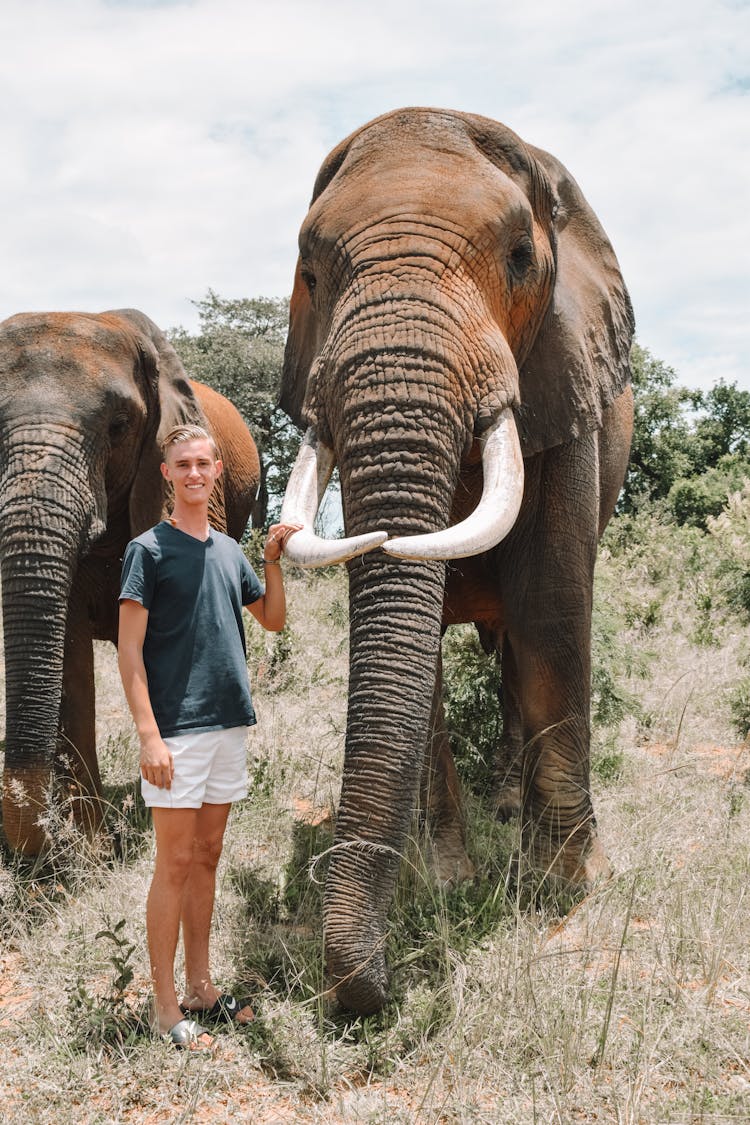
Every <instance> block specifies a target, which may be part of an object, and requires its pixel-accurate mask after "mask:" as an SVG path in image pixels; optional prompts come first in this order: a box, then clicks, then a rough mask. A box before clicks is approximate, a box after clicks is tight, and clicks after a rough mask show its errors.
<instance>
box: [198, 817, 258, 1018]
mask: <svg viewBox="0 0 750 1125" xmlns="http://www.w3.org/2000/svg"><path fill="white" fill-rule="evenodd" d="M231 807H232V806H231V804H223V805H209V804H204V805H202V806H201V808H200V809H199V810H198V816H197V819H196V824H195V835H194V838H193V861H192V864H191V867H190V875H189V877H188V879H187V880H186V882H185V887H184V891H183V897H182V941H183V945H184V947H185V999H184V1007H188V1008H192V1009H194V1010H196V1011H200V1010H202V1009H205V1008H211V1007H212V1006H213V1004H215V1003H216V1000H217V999H218V996H219V993H218V990H217V989H216V987H215V986H214V984H213V982H212V980H211V969H210V960H209V951H208V948H209V936H210V932H211V918H212V916H213V909H214V898H215V894H216V868H217V866H218V863H219V857H220V856H221V848H222V844H223V841H224V830H225V828H226V825H227V818H228V816H229V810H230V808H231ZM252 1019H253V1012H252V1009H251V1008H249V1007H246V1008H243V1009H242V1010H241V1011H240V1012H238V1014H237V1015H236V1016H235V1022H236V1023H249V1022H250V1021H251V1020H252Z"/></svg>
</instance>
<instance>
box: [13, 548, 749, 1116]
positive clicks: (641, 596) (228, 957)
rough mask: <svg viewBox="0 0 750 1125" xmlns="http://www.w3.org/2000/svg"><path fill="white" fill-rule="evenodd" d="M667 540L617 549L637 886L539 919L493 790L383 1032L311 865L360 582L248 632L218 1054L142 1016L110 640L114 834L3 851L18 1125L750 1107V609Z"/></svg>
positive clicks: (624, 819) (130, 777)
mask: <svg viewBox="0 0 750 1125" xmlns="http://www.w3.org/2000/svg"><path fill="white" fill-rule="evenodd" d="M660 535H661V533H659V532H656V531H652V533H651V537H650V538H644V539H643V542H642V543H640V544H639V543H634V542H631V543H629V544H628V545H627V547H623V546H622V536H621V539H620V546H619V547H616V546H615V545H614V544H615V539H616V537H615V539H613V541H612V544H610V545H609V546H606V545H605V548H604V550H603V552H602V558H601V561H600V567H599V575H598V600H597V616H596V620H595V654H596V669H597V671H596V675H595V684H596V685H597V696H596V706H595V715H594V718H595V745H594V769H593V785H594V793H595V805H596V810H597V815H598V819H599V825H600V831H601V835H602V838H603V841H604V843H605V846H606V848H607V851H608V853H609V856H610V858H611V860H612V862H613V864H614V867H615V870H616V875H615V877H614V878H613V880H612V881H611V882H610V883H608V884H607V885H604V886H602V887H600V888H598V889H597V890H596V891H595V892H594V893H592V894H591V895H590V896H589V897H588V898H586V899H585V900H583V901H582V902H579V903H577V904H576V905H575V906H574V907H573V909H572V910H571V911H570V912H569V913H568V914H567V915H566V916H563V915H561V914H559V913H556V912H555V910H554V909H553V907H552V906H550V905H547V906H543V907H539V908H537V909H530V908H529V907H528V906H526V905H524V904H522V903H521V902H520V901H519V899H518V896H517V895H516V894H515V891H514V887H513V886H512V883H511V882H510V879H509V871H510V869H511V858H512V854H513V849H514V845H515V835H516V831H517V826H515V825H512V824H511V825H499V824H496V823H495V822H494V821H493V819H492V817H491V815H490V812H489V808H488V807H487V806H486V805H485V803H484V802H483V800H482V799H481V798H480V797H477V796H471V795H470V796H469V798H468V803H469V812H470V815H469V824H470V835H471V845H470V850H471V853H472V856H473V858H474V861H475V863H476V866H477V870H478V874H477V878H476V881H475V882H474V883H473V884H470V885H467V886H463V887H460V888H458V889H456V890H454V891H451V892H449V893H447V894H445V893H440V892H438V891H436V890H435V889H434V888H433V887H432V886H431V885H430V882H429V880H428V879H427V878H426V877H425V874H424V872H423V869H422V865H421V862H420V853H419V849H418V847H417V845H416V843H415V844H414V846H413V847H412V848H411V850H410V854H409V855H408V856H407V858H406V861H405V863H404V865H403V872H402V878H401V881H400V885H399V889H398V893H397V899H396V903H395V905H394V908H393V911H392V914H391V922H392V926H391V933H390V939H389V962H390V965H391V967H392V969H393V1002H392V1003H391V1004H390V1006H389V1007H388V1008H387V1010H386V1011H384V1012H383V1013H382V1014H380V1015H379V1016H377V1017H374V1018H370V1019H367V1020H361V1019H360V1020H351V1019H347V1018H346V1016H345V1015H344V1014H342V1013H341V1012H340V1011H338V1010H337V1009H336V1007H335V1006H334V1005H333V1004H332V1003H331V1002H330V1000H329V999H328V997H327V996H326V994H325V987H326V985H325V980H324V978H323V973H322V964H321V941H320V898H321V881H322V878H323V876H324V863H325V860H324V859H322V860H321V861H320V862H317V863H316V862H314V859H315V857H316V856H317V855H320V854H321V853H323V852H324V851H325V849H326V847H327V846H328V844H329V843H330V839H331V831H332V814H333V810H334V807H335V801H336V799H337V794H338V783H339V781H338V779H339V771H340V760H341V754H342V745H343V732H344V723H345V705H346V674H347V620H346V619H347V610H346V584H345V581H346V580H345V575H344V574H342V573H333V574H327V573H326V574H319V575H315V574H313V575H310V574H302V573H298V574H291V573H290V574H289V575H288V590H289V601H290V613H289V617H290V622H289V628H288V630H287V631H286V632H285V633H284V634H282V635H281V636H280V637H279V638H272V637H264V636H261V634H260V630H258V629H257V627H254V628H252V629H251V630H250V645H249V647H250V665H251V674H252V678H253V682H254V691H255V698H256V702H257V706H258V712H259V725H258V727H257V728H255V730H254V731H253V732H252V735H251V754H252V760H251V776H252V791H251V795H250V797H249V799H248V800H247V801H246V802H244V803H243V804H242V805H241V806H239V807H237V808H236V809H235V810H234V811H233V815H232V820H231V823H230V828H229V831H228V836H227V844H226V849H225V853H224V856H223V857H222V862H221V868H220V879H219V890H218V898H217V906H216V916H215V933H214V949H215V958H214V961H215V969H216V974H217V978H218V981H219V982H220V983H221V984H222V985H224V986H226V987H228V988H231V989H232V990H234V991H236V992H238V993H239V994H241V995H242V996H245V995H250V996H252V998H253V1003H254V1006H255V1008H256V1013H257V1019H256V1022H255V1023H254V1024H253V1025H252V1026H251V1027H250V1028H248V1029H236V1030H235V1029H228V1030H227V1031H226V1032H220V1033H219V1036H218V1041H217V1046H216V1048H215V1050H214V1051H213V1052H212V1053H211V1054H210V1055H208V1054H205V1053H203V1054H190V1053H177V1052H174V1051H173V1050H171V1049H170V1048H168V1047H167V1046H166V1045H165V1044H164V1043H162V1042H161V1041H157V1040H153V1039H151V1038H150V1037H149V1036H148V1035H147V1034H144V1029H143V1024H142V1016H143V1012H144V1010H145V1006H146V1004H147V1000H148V991H149V990H148V979H147V958H146V950H145V935H144V924H143V912H144V901H145V894H146V888H147V884H148V880H149V872H150V864H151V859H152V839H151V834H150V830H149V827H148V822H147V818H146V816H145V814H144V811H143V810H142V808H141V806H140V803H139V797H138V796H137V793H136V788H135V776H136V772H137V771H136V761H137V751H136V746H135V742H134V739H133V735H132V728H131V724H130V720H129V716H128V713H127V709H126V706H125V703H124V699H123V696H122V692H121V688H120V685H119V680H118V677H117V673H116V667H115V661H114V652H113V651H111V650H110V649H109V648H107V647H106V646H101V647H100V648H99V649H98V652H97V689H98V698H99V707H98V728H99V742H100V746H101V759H102V763H103V770H104V777H105V784H106V791H107V798H108V802H109V804H108V816H107V830H106V832H105V833H104V834H103V836H102V838H101V839H100V840H99V841H97V842H96V844H95V845H93V846H87V845H85V844H83V843H82V842H81V841H80V840H79V839H78V838H77V837H76V836H75V833H74V832H72V830H71V829H70V826H69V825H68V823H67V821H66V818H65V815H64V810H62V811H61V812H58V813H56V814H54V815H53V816H52V818H51V822H50V831H51V834H52V836H53V839H54V841H55V843H54V847H53V850H52V854H51V856H50V857H49V860H48V861H47V863H46V865H45V866H44V867H41V866H39V867H37V868H36V869H35V868H33V867H29V866H23V865H21V864H19V863H18V862H17V861H14V860H13V859H12V858H11V857H9V856H8V855H7V854H5V855H4V856H3V858H2V863H1V865H0V901H1V909H2V913H1V915H0V940H1V942H2V944H1V945H0V969H1V971H2V975H1V978H0V1060H2V1065H1V1066H0V1117H2V1120H3V1121H4V1122H8V1123H13V1125H16V1123H18V1125H21V1123H23V1125H29V1123H36V1122H45V1123H46V1122H55V1123H59V1125H67V1123H76V1125H82V1123H84V1122H85V1123H93V1122H102V1123H104V1122H128V1123H139V1125H145V1123H149V1125H156V1123H161V1122H182V1121H185V1122H188V1121H189V1122H201V1123H203V1122H206V1123H208V1122H211V1123H214V1122H228V1121H237V1120H247V1121H252V1122H257V1123H266V1122H268V1123H270V1122H310V1123H313V1122H315V1123H323V1122H326V1123H334V1122H394V1123H399V1122H404V1123H406V1122H408V1123H419V1125H428V1123H430V1125H431V1123H435V1125H437V1123H438V1122H461V1123H464V1122H466V1123H469V1122H471V1123H475V1122H476V1123H479V1122H482V1123H484V1122H486V1123H504V1122H514V1123H516V1122H517V1123H519V1125H529V1123H532V1122H560V1123H567V1122H617V1123H636V1122H639V1123H640V1122H645V1123H658V1122H675V1123H676V1122H680V1123H682V1122H716V1123H718V1122H730V1121H731V1122H739V1121H747V1120H748V1118H749V1117H750V788H749V787H748V783H749V782H750V754H749V753H748V750H747V748H746V746H745V745H744V743H743V742H742V741H741V739H740V738H739V736H738V734H737V733H736V731H735V728H734V727H733V725H732V710H731V700H732V699H733V698H734V699H735V710H736V707H737V703H736V699H737V683H738V681H739V680H740V679H741V678H742V676H743V675H744V672H743V668H744V664H745V661H746V659H747V647H748V626H747V625H746V624H745V623H744V618H743V617H742V615H741V614H739V613H732V612H730V611H729V610H728V608H727V605H726V604H724V603H722V604H721V605H718V603H717V601H716V599H715V598H714V599H713V600H712V597H711V589H712V586H711V582H710V580H709V576H708V572H707V570H706V567H705V565H704V564H703V563H702V562H701V561H700V558H698V557H697V556H696V554H695V550H696V548H695V544H692V546H691V545H690V544H689V543H686V542H683V541H682V540H681V541H680V542H679V543H677V542H676V540H672V539H667V538H666V537H665V536H666V533H664V535H661V537H660ZM625 538H627V536H626V537H625ZM691 551H692V552H693V553H692V555H691V554H690V552H691ZM690 559H692V562H691V561H690ZM311 861H313V862H312V863H311Z"/></svg>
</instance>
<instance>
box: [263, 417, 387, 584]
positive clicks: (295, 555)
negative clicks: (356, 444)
mask: <svg viewBox="0 0 750 1125" xmlns="http://www.w3.org/2000/svg"><path fill="white" fill-rule="evenodd" d="M335 464H336V458H335V456H334V453H333V450H332V449H331V448H330V447H329V446H327V445H324V444H323V442H321V441H319V440H318V437H317V434H316V433H315V430H314V429H312V428H311V429H309V430H308V431H307V433H306V434H305V436H304V438H303V439H302V444H301V446H300V448H299V453H298V454H297V460H296V461H295V462H294V468H293V469H292V471H291V474H290V476H289V483H288V484H287V486H286V492H285V493H284V502H283V504H282V505H281V516H280V521H281V523H301V524H302V529H301V530H300V531H297V532H295V533H294V535H292V536H291V537H290V538H289V540H288V542H287V545H286V551H285V555H286V558H288V559H289V561H290V562H293V563H296V564H297V566H306V567H313V566H332V565H333V564H334V563H341V562H346V561H347V559H353V558H355V557H356V556H357V555H363V554H365V552H366V551H372V550H373V548H375V547H380V546H381V545H382V544H383V543H384V542H385V540H386V539H387V538H388V532H387V531H371V532H367V533H366V534H365V535H354V536H351V537H350V538H348V539H324V538H322V537H321V536H319V535H316V534H315V532H314V531H313V525H314V523H315V517H316V516H317V514H318V508H319V507H320V502H321V500H322V499H323V496H324V494H325V490H326V488H327V486H328V482H329V480H330V479H331V473H332V472H333V469H334V466H335Z"/></svg>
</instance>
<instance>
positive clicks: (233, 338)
mask: <svg viewBox="0 0 750 1125" xmlns="http://www.w3.org/2000/svg"><path fill="white" fill-rule="evenodd" d="M193 303H194V305H195V307H196V308H197V310H198V319H199V325H200V327H199V331H198V332H197V333H196V334H194V335H193V334H191V333H190V332H188V331H187V330H186V329H185V328H175V329H173V330H172V331H171V332H170V333H169V338H170V340H171V342H172V344H173V346H174V348H175V350H176V351H177V354H178V355H179V357H180V359H181V360H182V362H183V364H184V366H185V369H186V371H187V372H188V374H189V375H190V376H191V377H192V378H195V379H199V380H200V381H201V382H203V383H207V384H208V386H210V387H213V388H214V390H217V391H219V392H220V393H221V394H223V395H225V396H226V397H227V398H228V399H230V401H231V402H233V403H234V405H235V406H236V407H237V409H238V410H239V411H240V413H241V414H242V416H243V418H244V419H245V421H246V422H247V424H248V426H249V427H250V431H251V433H252V435H253V437H254V438H255V442H256V444H257V446H258V451H259V453H260V458H261V486H260V493H259V495H258V500H257V501H256V504H255V507H254V509H253V513H252V522H253V526H254V527H263V526H265V525H266V524H267V523H268V522H269V520H272V519H274V518H276V516H277V515H278V511H279V507H280V504H281V497H282V496H283V494H284V488H285V487H286V482H287V479H288V476H289V472H290V470H291V467H292V464H293V463H294V458H295V456H296V453H297V448H298V445H299V434H298V432H297V430H296V428H295V427H294V425H293V424H292V423H291V422H290V420H289V418H288V417H287V416H286V414H284V412H283V411H282V410H280V409H279V407H278V406H277V405H276V402H277V398H278V391H279V382H280V379H281V368H282V363H283V358H284V342H285V340H286V332H287V323H288V319H289V301H288V299H287V298H269V297H243V298H239V299H237V300H230V299H227V298H224V297H220V296H219V295H218V294H217V293H215V292H214V291H213V290H212V289H209V290H208V292H207V294H206V296H205V297H203V298H202V299H201V300H199V301H194V302H193Z"/></svg>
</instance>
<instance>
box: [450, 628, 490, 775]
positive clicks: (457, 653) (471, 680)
mask: <svg viewBox="0 0 750 1125" xmlns="http://www.w3.org/2000/svg"><path fill="white" fill-rule="evenodd" d="M443 684H444V706H445V720H446V726H447V728H448V732H449V734H450V738H451V747H452V750H453V756H454V759H455V762H456V768H457V769H458V772H459V774H460V776H461V779H462V780H463V782H464V783H465V784H466V785H467V786H469V788H471V789H473V790H474V791H475V792H480V793H481V792H485V791H486V790H487V789H488V788H489V786H490V784H491V781H492V763H493V759H494V756H495V754H496V752H497V748H498V745H499V742H500V739H501V738H502V733H503V715H502V702H501V675H500V663H499V661H498V659H497V657H496V656H495V655H494V654H492V655H489V656H488V655H487V654H486V653H485V652H483V650H482V647H481V645H480V643H479V639H478V637H477V633H476V630H475V629H474V628H473V627H471V626H454V627H453V628H452V629H449V630H448V632H447V633H446V635H445V638H444V640H443Z"/></svg>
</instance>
